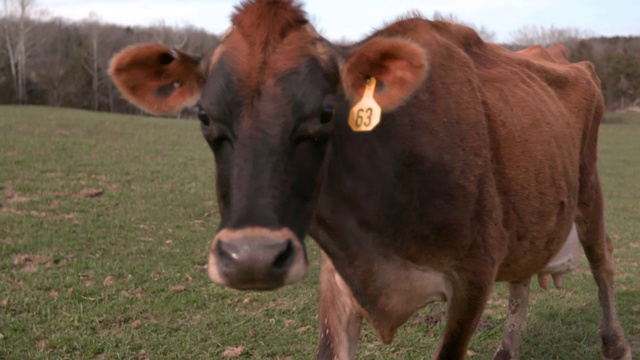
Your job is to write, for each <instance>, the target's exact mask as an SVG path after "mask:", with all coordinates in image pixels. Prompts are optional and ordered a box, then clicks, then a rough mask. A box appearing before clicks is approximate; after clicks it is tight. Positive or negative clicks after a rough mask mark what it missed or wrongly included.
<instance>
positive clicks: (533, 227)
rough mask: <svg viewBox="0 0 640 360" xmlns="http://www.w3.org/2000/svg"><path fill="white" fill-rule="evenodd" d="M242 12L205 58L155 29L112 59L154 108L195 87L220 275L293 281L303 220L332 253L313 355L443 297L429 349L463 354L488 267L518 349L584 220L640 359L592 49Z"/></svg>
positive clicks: (142, 101) (605, 306)
mask: <svg viewBox="0 0 640 360" xmlns="http://www.w3.org/2000/svg"><path fill="white" fill-rule="evenodd" d="M232 23H233V26H232V28H231V29H230V31H229V32H228V33H227V35H225V37H224V39H223V40H222V44H221V45H220V46H219V47H218V48H217V49H216V50H215V52H214V53H213V54H212V55H211V56H205V57H203V58H202V59H201V60H196V59H194V58H192V57H190V56H188V55H186V54H182V53H179V52H175V51H171V50H169V49H166V48H162V47H160V46H156V45H142V46H138V47H133V48H129V49H126V50H124V51H123V52H122V53H121V54H119V55H117V56H116V57H115V58H114V59H113V61H112V64H111V69H110V74H111V75H112V77H113V78H114V80H115V82H116V84H117V85H118V86H119V87H120V89H121V90H122V92H123V94H125V96H126V97H127V98H128V99H129V100H131V101H132V102H133V103H135V104H137V105H138V106H140V107H142V108H143V109H145V110H147V111H149V112H154V113H170V112H174V111H178V110H179V109H180V108H182V107H184V106H189V105H191V104H193V103H194V102H199V108H200V109H201V110H200V113H199V117H200V120H201V121H202V132H203V134H204V137H205V139H206V140H207V142H208V143H209V145H210V147H211V149H212V150H213V153H214V155H215V159H216V170H217V172H216V176H217V184H216V187H217V197H218V201H219V208H220V213H221V224H220V228H219V230H218V232H217V234H216V236H215V238H214V240H213V243H212V246H211V252H210V256H209V276H210V277H211V278H212V280H213V281H214V282H216V283H219V284H222V285H225V286H229V287H233V288H237V289H261V290H269V289H275V288H277V287H280V286H283V285H286V284H292V283H295V282H297V281H299V280H300V279H302V278H303V277H304V276H305V274H306V271H307V256H306V252H305V247H304V243H303V238H304V236H305V234H310V235H311V236H312V237H313V238H314V239H315V240H316V241H317V242H318V244H319V245H320V246H321V248H322V250H323V252H324V255H323V259H324V260H323V266H322V271H321V279H320V306H319V323H320V329H319V330H320V336H319V345H318V358H319V359H351V358H353V357H354V354H355V350H356V345H357V341H358V334H359V332H360V324H361V319H362V318H363V317H364V318H366V319H367V320H368V321H369V322H370V323H371V324H372V326H373V328H374V329H375V330H376V331H377V333H378V335H379V337H380V339H381V341H382V342H384V343H388V342H390V341H391V340H392V339H393V337H394V335H395V333H396V330H397V328H398V327H399V326H400V325H402V324H403V323H404V322H405V321H406V320H407V319H408V318H409V317H410V316H411V315H412V314H413V313H414V312H415V311H416V310H417V309H419V308H421V307H423V306H425V305H426V304H428V303H430V302H432V301H436V300H446V301H447V302H448V318H447V323H446V328H445V330H444V334H443V335H442V337H441V340H440V343H439V345H438V348H437V350H436V352H435V354H434V356H433V358H435V359H463V358H465V356H466V353H467V347H468V345H469V341H470V339H471V336H472V334H473V333H474V331H475V329H476V326H477V324H478V320H479V319H480V316H481V314H482V311H483V309H484V307H485V303H486V301H487V298H488V297H489V295H490V293H491V290H492V287H493V283H494V281H506V282H508V283H509V293H510V297H511V298H510V306H509V310H510V311H509V315H508V317H507V326H506V330H505V336H504V338H503V340H502V345H501V346H500V348H499V349H498V352H497V353H496V358H497V359H509V358H511V359H513V358H517V357H518V341H519V337H520V332H521V330H522V327H523V323H524V318H525V314H526V307H527V296H528V291H529V281H530V278H531V276H533V275H534V274H536V273H537V272H540V271H541V270H542V269H543V268H545V265H546V264H547V263H548V262H549V261H550V259H552V257H553V255H554V254H556V253H558V251H559V250H560V249H561V248H562V246H563V244H564V242H565V240H566V239H567V235H568V234H569V232H570V230H571V227H572V224H573V223H574V221H575V223H576V224H577V228H578V233H579V234H580V242H581V243H582V246H583V248H584V250H585V253H586V255H587V258H588V260H589V263H590V266H591V270H592V272H593V275H594V278H595V280H596V283H597V285H598V297H599V299H600V304H601V306H602V310H603V319H602V323H601V329H600V333H601V337H602V351H603V357H604V358H605V359H631V352H630V347H629V344H628V343H627V341H626V339H625V336H624V332H623V330H622V328H621V326H620V323H619V321H618V318H617V315H616V311H615V304H614V293H613V264H612V258H611V253H612V243H611V241H610V240H609V238H608V237H607V236H606V234H605V232H604V223H603V204H602V194H601V189H600V182H599V180H598V171H597V168H596V145H597V133H598V126H599V122H600V119H601V117H602V112H603V100H602V96H601V93H600V88H599V80H598V78H597V77H596V75H595V73H594V70H593V66H592V65H591V64H589V63H586V62H583V63H578V64H568V63H566V64H564V63H559V62H557V61H549V60H545V59H538V58H536V57H535V56H530V55H527V54H518V53H513V52H510V51H507V50H505V49H503V48H501V47H499V46H497V45H492V44H487V43H484V42H483V41H482V40H481V39H480V38H479V37H478V35H477V34H476V33H475V32H474V31H473V30H471V29H469V28H467V27H464V26H460V25H454V24H449V23H445V22H439V21H429V20H425V19H422V18H420V17H414V18H406V19H401V20H399V21H397V22H395V23H393V24H391V25H389V26H387V27H385V28H384V29H382V30H379V31H377V32H375V33H374V34H373V35H371V36H370V37H368V38H366V39H364V40H363V41H361V42H359V43H357V44H355V45H353V46H350V47H338V46H334V45H332V44H330V43H329V42H327V41H326V40H325V39H323V38H322V37H320V36H319V35H318V34H317V33H316V32H315V31H314V30H313V28H312V27H311V26H310V25H309V24H308V21H307V19H306V15H305V13H304V12H303V11H302V10H301V6H300V5H299V4H297V3H295V2H294V1H277V0H250V1H244V2H243V3H242V4H241V5H240V6H239V7H238V8H237V11H236V13H235V14H234V15H233V17H232ZM551 58H552V59H553V56H551ZM374 79H375V80H374ZM376 83H377V85H374V84H376ZM365 90H366V93H367V94H370V93H374V94H373V99H374V100H375V102H376V103H377V104H378V105H379V107H380V108H381V111H382V113H383V115H382V117H381V119H377V118H375V114H376V111H375V109H376V106H375V105H373V104H371V99H369V95H363V94H365ZM374 90H375V92H374ZM360 99H363V101H365V102H366V101H368V102H369V104H370V105H367V106H368V107H366V108H365V107H364V106H363V107H362V108H357V109H355V110H354V114H355V115H354V119H355V120H354V119H352V120H353V123H355V124H356V125H354V126H356V127H357V129H361V127H358V126H362V125H363V124H365V123H366V124H368V125H371V124H373V123H375V122H376V121H377V120H380V122H379V125H378V126H377V127H375V129H373V130H372V131H368V132H354V131H352V128H351V127H350V125H349V122H347V116H348V114H349V110H350V108H351V107H352V105H353V104H355V103H356V102H358V101H359V100H360ZM358 124H359V125H358ZM550 336H551V335H550Z"/></svg>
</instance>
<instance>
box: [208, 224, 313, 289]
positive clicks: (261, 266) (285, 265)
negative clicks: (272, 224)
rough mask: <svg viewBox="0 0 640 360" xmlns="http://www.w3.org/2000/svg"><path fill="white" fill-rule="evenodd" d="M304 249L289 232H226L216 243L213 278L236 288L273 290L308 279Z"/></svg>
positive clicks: (252, 230) (212, 270)
mask: <svg viewBox="0 0 640 360" xmlns="http://www.w3.org/2000/svg"><path fill="white" fill-rule="evenodd" d="M306 271H307V259H306V254H305V251H304V248H303V247H302V245H301V243H300V241H299V240H298V239H297V237H296V236H295V235H294V234H293V233H292V232H291V231H289V230H278V231H274V230H270V229H255V228H252V229H241V230H223V231H221V232H220V233H218V235H217V236H216V238H215V239H214V241H213V244H212V249H211V254H210V255H209V276H210V277H211V279H212V280H213V281H214V282H216V283H219V284H222V285H226V286H229V287H232V288H236V289H254V290H270V289H275V288H278V287H281V286H283V285H286V284H291V283H294V282H297V281H299V280H301V279H302V278H304V276H305V275H306Z"/></svg>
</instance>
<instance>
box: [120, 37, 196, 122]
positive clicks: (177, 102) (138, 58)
mask: <svg viewBox="0 0 640 360" xmlns="http://www.w3.org/2000/svg"><path fill="white" fill-rule="evenodd" d="M109 75H110V76H111V78H112V79H113V81H114V82H115V84H116V86H117V87H118V89H120V92H122V94H123V95H124V97H125V98H126V99H127V100H129V101H130V102H131V103H133V104H134V105H136V106H138V107H139V108H141V109H142V110H144V111H146V112H149V113H151V114H156V115H169V114H175V113H177V112H178V111H180V110H181V109H183V108H185V107H188V106H193V105H195V104H196V102H197V101H198V99H200V95H201V94H202V88H203V86H204V82H205V81H204V74H203V73H202V71H201V70H200V67H199V61H198V60H196V59H195V58H193V57H191V56H189V55H187V54H185V53H182V52H179V51H177V50H171V49H168V48H166V47H164V46H162V45H159V44H146V45H136V46H132V47H128V48H126V49H124V50H122V51H121V52H120V53H118V54H117V55H115V56H114V57H113V58H112V59H111V64H110V66H109Z"/></svg>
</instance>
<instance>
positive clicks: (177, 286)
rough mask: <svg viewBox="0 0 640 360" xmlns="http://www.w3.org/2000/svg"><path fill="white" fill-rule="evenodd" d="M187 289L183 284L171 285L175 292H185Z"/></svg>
mask: <svg viewBox="0 0 640 360" xmlns="http://www.w3.org/2000/svg"><path fill="white" fill-rule="evenodd" d="M185 290H187V288H186V287H184V286H183V285H174V286H172V287H171V291H172V292H175V293H179V292H183V291H185Z"/></svg>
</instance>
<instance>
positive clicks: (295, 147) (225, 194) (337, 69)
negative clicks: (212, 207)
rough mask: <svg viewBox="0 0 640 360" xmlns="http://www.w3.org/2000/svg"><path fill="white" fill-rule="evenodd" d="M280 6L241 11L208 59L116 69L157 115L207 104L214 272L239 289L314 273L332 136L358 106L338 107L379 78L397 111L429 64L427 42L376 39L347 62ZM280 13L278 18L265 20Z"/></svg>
mask: <svg viewBox="0 0 640 360" xmlns="http://www.w3.org/2000/svg"><path fill="white" fill-rule="evenodd" d="M270 4H271V3H270ZM282 4H283V3H276V2H274V3H273V4H271V5H268V6H274V7H275V8H274V9H269V11H271V10H273V13H272V14H265V13H264V12H263V11H257V12H256V11H254V12H253V13H252V12H251V11H248V10H247V9H245V10H244V11H241V12H239V13H238V14H236V15H235V16H234V19H233V21H234V25H235V27H234V29H233V30H232V31H231V32H230V33H229V34H228V35H227V36H226V37H225V38H224V40H223V42H222V44H221V45H220V46H219V47H218V48H217V49H216V51H215V52H214V53H213V54H212V55H211V56H207V57H204V58H203V59H202V60H201V61H200V62H196V61H194V60H193V59H192V58H191V57H188V56H187V55H185V54H182V53H176V52H172V51H170V50H168V49H164V48H158V47H157V46H155V45H150V46H139V47H135V48H131V49H128V50H125V51H123V52H122V53H121V54H119V55H118V56H116V57H115V58H114V60H113V61H112V65H111V69H110V74H111V75H112V77H113V78H114V80H115V82H116V84H117V85H118V87H119V88H120V89H121V91H122V92H123V94H124V95H125V96H126V97H127V98H128V99H129V100H130V101H132V102H133V103H135V104H136V105H138V106H140V107H142V108H143V109H145V110H147V111H149V112H156V113H169V112H174V111H176V110H179V109H180V108H181V107H182V106H184V105H187V104H190V103H192V102H194V100H195V102H197V107H198V109H199V118H200V120H201V128H202V133H203V135H204V138H205V139H206V141H207V142H208V144H209V146H210V147H211V149H212V151H213V153H214V156H215V160H216V161H215V163H216V177H217V181H216V188H217V195H218V202H219V208H220V214H221V224H220V227H219V229H218V232H217V234H216V235H215V237H214V239H213V242H212V245H211V251H210V255H209V265H208V270H209V276H210V277H211V279H212V280H213V281H214V282H216V283H219V284H222V285H226V286H229V287H233V288H237V289H262V290H267V289H274V288H278V287H280V286H283V285H285V284H291V283H295V282H297V281H299V280H301V279H302V278H304V276H305V275H306V272H307V256H306V252H305V247H304V243H303V238H304V236H305V233H306V231H307V228H308V226H309V223H310V221H311V218H312V215H313V211H314V207H315V204H316V201H317V199H318V196H319V193H320V190H321V185H322V182H323V180H324V179H323V174H324V172H323V166H324V165H325V160H326V157H327V154H328V152H329V147H330V144H331V137H332V134H333V132H334V131H335V130H336V127H338V126H345V123H346V112H347V111H345V109H346V110H348V106H340V105H341V104H342V105H345V102H346V101H347V100H345V98H348V99H350V100H351V102H353V101H354V100H357V98H358V97H359V96H361V95H362V93H363V90H364V87H365V84H366V80H367V78H369V77H371V76H374V77H376V78H377V79H378V88H377V89H378V90H379V93H376V96H375V98H376V100H377V101H378V103H379V104H380V106H381V107H382V110H383V111H391V110H393V109H395V108H396V107H397V106H399V105H401V104H402V103H403V102H404V101H405V100H406V99H407V97H408V95H409V94H410V93H412V92H413V91H414V90H415V89H416V87H417V86H418V84H419V83H420V82H421V81H422V79H423V78H424V76H425V73H426V68H427V66H426V56H425V54H424V51H423V50H421V48H420V47H418V46H416V45H415V44H412V43H410V42H407V41H405V40H402V39H394V38H385V39H376V38H373V39H371V40H369V41H367V42H365V43H363V44H361V45H360V46H359V47H358V48H356V49H355V50H353V51H352V52H351V54H350V56H349V57H342V58H341V56H340V55H339V54H338V53H337V52H336V51H335V49H334V48H333V47H332V46H331V45H330V44H329V43H328V42H326V40H324V39H322V38H321V37H319V36H318V35H317V34H316V32H315V31H314V30H313V28H311V26H310V25H308V24H307V23H306V20H304V17H303V16H302V15H303V13H301V12H300V13H294V14H282V13H281V12H282V11H283V10H282V9H278V8H277V7H279V6H281V5H282ZM294 10H299V9H294ZM294 12H295V11H294ZM252 17H254V18H252ZM270 18H273V19H275V20H277V21H275V22H274V23H271V24H269V23H268V22H265V19H270ZM339 64H341V66H338V65H339ZM338 108H341V109H343V110H342V111H337V112H336V109H338ZM338 122H340V123H338Z"/></svg>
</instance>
